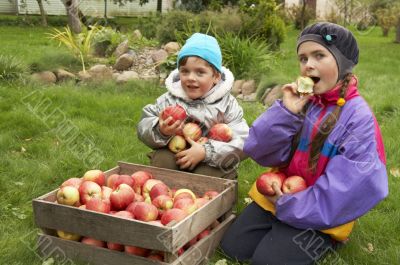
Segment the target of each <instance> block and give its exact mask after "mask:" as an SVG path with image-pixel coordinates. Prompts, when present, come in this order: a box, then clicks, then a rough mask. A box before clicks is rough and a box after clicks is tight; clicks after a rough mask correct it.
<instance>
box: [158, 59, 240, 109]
mask: <svg viewBox="0 0 400 265" xmlns="http://www.w3.org/2000/svg"><path fill="white" fill-rule="evenodd" d="M234 80H235V78H234V77H233V74H232V72H231V71H230V70H229V69H227V68H225V67H222V74H221V81H219V82H218V84H216V85H215V86H214V87H213V88H212V89H211V90H210V91H208V93H207V94H205V95H204V96H203V98H202V100H203V101H204V102H205V103H214V102H215V101H217V100H219V99H221V98H223V97H224V96H225V95H226V94H227V93H229V92H230V91H231V89H232V86H233V81H234ZM165 85H166V87H167V89H168V91H169V92H170V93H171V94H172V95H174V96H175V97H178V98H181V99H183V100H184V101H186V102H191V101H194V100H193V99H190V98H189V97H188V96H187V95H186V93H185V91H184V90H183V88H182V85H181V80H180V79H179V71H178V69H175V70H174V71H172V72H171V73H170V74H169V76H168V77H167V79H166V80H165Z"/></svg>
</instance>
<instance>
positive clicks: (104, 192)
mask: <svg viewBox="0 0 400 265" xmlns="http://www.w3.org/2000/svg"><path fill="white" fill-rule="evenodd" d="M112 191H113V190H112V189H111V188H110V187H107V186H103V187H101V198H102V199H103V200H108V201H109V200H110V195H111V192H112Z"/></svg>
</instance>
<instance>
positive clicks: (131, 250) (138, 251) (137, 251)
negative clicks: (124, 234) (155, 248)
mask: <svg viewBox="0 0 400 265" xmlns="http://www.w3.org/2000/svg"><path fill="white" fill-rule="evenodd" d="M125 252H126V253H128V254H132V255H136V256H141V257H147V256H148V255H149V254H150V249H147V248H141V247H135V246H125Z"/></svg>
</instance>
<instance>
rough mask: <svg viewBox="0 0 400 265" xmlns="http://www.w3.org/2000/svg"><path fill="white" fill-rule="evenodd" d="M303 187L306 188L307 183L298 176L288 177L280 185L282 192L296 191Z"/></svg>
mask: <svg viewBox="0 0 400 265" xmlns="http://www.w3.org/2000/svg"><path fill="white" fill-rule="evenodd" d="M305 189H307V183H306V181H305V180H304V179H303V178H302V177H300V176H291V177H288V178H287V179H285V181H284V182H283V185H282V191H283V193H296V192H299V191H302V190H305Z"/></svg>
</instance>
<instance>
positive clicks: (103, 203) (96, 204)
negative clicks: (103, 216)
mask: <svg viewBox="0 0 400 265" xmlns="http://www.w3.org/2000/svg"><path fill="white" fill-rule="evenodd" d="M86 209H87V210H91V211H96V212H100V213H110V210H111V205H110V202H109V201H107V200H102V199H100V198H92V199H90V200H89V201H88V202H86Z"/></svg>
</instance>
